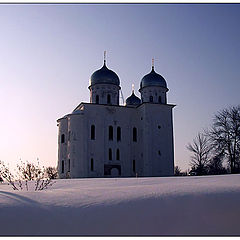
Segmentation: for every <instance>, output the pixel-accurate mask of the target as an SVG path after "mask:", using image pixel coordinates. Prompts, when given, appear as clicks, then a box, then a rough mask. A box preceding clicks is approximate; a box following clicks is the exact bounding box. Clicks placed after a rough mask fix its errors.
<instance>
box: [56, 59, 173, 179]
mask: <svg viewBox="0 0 240 240" xmlns="http://www.w3.org/2000/svg"><path fill="white" fill-rule="evenodd" d="M88 88H89V91H90V103H84V102H81V103H80V104H79V105H78V106H77V107H76V108H75V109H74V110H73V112H72V113H70V114H67V115H65V116H64V117H62V118H60V119H58V120H57V125H58V128H59V130H58V174H59V177H60V178H90V177H91V178H97V177H154V176H172V175H173V174H174V147H173V142H174V139H173V118H172V109H173V107H174V106H175V105H172V104H168V103H167V92H168V88H167V83H166V81H165V79H164V78H163V77H162V76H161V75H160V74H158V73H157V72H156V71H155V69H154V63H153V64H152V69H151V71H150V73H148V74H146V75H145V76H144V77H143V78H142V79H141V82H140V89H139V92H140V94H141V99H140V98H138V97H137V96H136V95H135V94H134V90H133V91H132V95H131V96H129V97H128V98H127V99H126V102H125V104H124V105H120V104H119V92H120V89H121V87H120V79H119V77H118V75H117V74H116V73H115V72H114V71H112V70H110V69H109V68H108V67H107V65H106V59H105V57H104V62H103V66H102V68H100V69H99V70H97V71H95V72H94V73H93V74H92V75H91V78H90V84H89V87H88Z"/></svg>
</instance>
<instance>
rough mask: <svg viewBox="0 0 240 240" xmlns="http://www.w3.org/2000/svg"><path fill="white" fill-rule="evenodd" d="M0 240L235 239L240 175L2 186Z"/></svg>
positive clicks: (239, 217)
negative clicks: (74, 239) (55, 238)
mask: <svg viewBox="0 0 240 240" xmlns="http://www.w3.org/2000/svg"><path fill="white" fill-rule="evenodd" d="M32 189H33V187H32ZM0 235H2V236H3V235H82V236H83V235H84V236H86V235H91V236H96V235H97V236H101V235H111V236H115V235H118V236H124V235H128V236H130V235H135V236H136V235H138V236H139V235H142V236H154V235H155V236H156V235H158V236H159V235H161V236H163V235H171V236H181V235H202V236H203V235H223V236H226V235H240V175H222V176H204V177H157V178H108V179H106V178H105V179H104V178H95V179H66V180H61V179H59V180H56V183H55V184H54V185H53V186H52V187H50V188H49V189H46V190H43V191H39V192H34V191H33V190H30V191H14V190H12V189H11V187H10V186H9V185H7V184H5V183H4V184H0Z"/></svg>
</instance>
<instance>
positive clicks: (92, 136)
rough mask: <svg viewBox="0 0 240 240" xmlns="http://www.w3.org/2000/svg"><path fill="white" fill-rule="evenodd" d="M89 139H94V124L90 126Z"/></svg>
mask: <svg viewBox="0 0 240 240" xmlns="http://www.w3.org/2000/svg"><path fill="white" fill-rule="evenodd" d="M91 140H95V126H94V125H92V126H91Z"/></svg>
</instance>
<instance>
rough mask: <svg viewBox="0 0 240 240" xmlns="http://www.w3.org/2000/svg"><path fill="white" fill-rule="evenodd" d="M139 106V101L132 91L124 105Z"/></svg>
mask: <svg viewBox="0 0 240 240" xmlns="http://www.w3.org/2000/svg"><path fill="white" fill-rule="evenodd" d="M139 104H141V100H140V98H138V97H137V96H136V95H135V94H134V91H133V92H132V95H131V96H130V97H128V98H127V99H126V105H139Z"/></svg>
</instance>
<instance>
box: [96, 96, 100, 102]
mask: <svg viewBox="0 0 240 240" xmlns="http://www.w3.org/2000/svg"><path fill="white" fill-rule="evenodd" d="M96 104H99V96H98V95H96Z"/></svg>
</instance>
